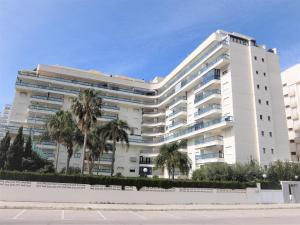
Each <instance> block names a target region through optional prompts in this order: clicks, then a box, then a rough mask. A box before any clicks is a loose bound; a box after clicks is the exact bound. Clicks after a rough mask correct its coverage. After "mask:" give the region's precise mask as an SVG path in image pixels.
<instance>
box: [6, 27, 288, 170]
mask: <svg viewBox="0 0 300 225" xmlns="http://www.w3.org/2000/svg"><path fill="white" fill-rule="evenodd" d="M281 87H282V86H281V77H280V68H279V60H278V55H277V54H276V50H275V49H266V47H264V46H258V45H257V44H256V41H255V40H254V39H253V38H251V37H248V36H244V35H241V34H237V33H229V32H225V31H221V30H218V31H216V32H215V33H213V34H211V35H210V36H209V37H208V38H207V39H206V40H205V41H204V42H203V43H202V44H200V45H199V46H198V47H197V48H196V49H195V50H194V51H193V52H192V53H191V54H190V55H188V56H187V57H186V58H185V59H184V60H183V61H182V62H181V63H180V64H179V65H178V66H177V67H176V68H175V69H174V70H173V71H172V72H171V73H170V74H169V75H167V76H166V77H164V78H161V77H156V78H154V79H153V80H152V81H150V82H145V81H143V80H139V79H134V78H130V77H125V76H117V75H116V76H112V75H106V74H103V73H100V72H97V71H83V70H78V69H74V68H68V67H62V66H47V65H38V66H37V68H36V69H34V70H22V71H19V75H18V77H17V81H16V94H15V99H14V103H13V106H12V113H11V116H10V124H9V129H11V130H16V128H17V127H18V126H20V124H22V125H24V127H26V129H28V130H25V132H29V129H30V128H32V129H31V130H32V131H33V132H34V135H39V133H40V132H42V125H43V123H44V121H45V119H46V118H47V117H48V116H49V115H51V114H54V113H55V112H57V111H58V110H61V109H63V110H69V109H70V105H71V99H72V98H73V97H76V96H77V95H78V94H79V93H80V92H81V91H82V90H84V89H86V88H94V89H95V90H97V91H100V92H101V94H100V95H101V97H102V99H103V107H102V111H103V116H102V117H101V118H99V119H98V122H99V124H101V123H102V124H103V123H105V122H107V121H110V120H112V119H116V118H118V119H121V120H125V121H127V122H128V124H129V126H130V127H131V131H130V148H129V151H126V150H125V149H123V148H122V146H121V145H119V146H118V147H117V148H118V150H117V155H116V168H115V171H116V173H121V174H123V175H125V176H137V175H139V174H143V173H145V172H144V171H147V172H146V173H147V174H148V175H150V176H151V175H152V176H153V175H158V176H163V175H164V176H167V175H166V173H164V172H161V171H157V170H154V168H153V167H154V165H153V160H154V158H155V156H156V155H157V154H158V152H159V148H160V146H162V145H163V144H167V143H171V142H174V141H179V140H187V147H186V149H182V151H185V152H186V153H187V154H188V156H189V157H190V159H191V161H192V169H193V170H195V169H197V168H199V167H200V166H201V165H204V164H205V163H213V162H226V163H236V162H241V163H246V162H249V161H250V160H256V161H257V162H259V163H260V164H261V165H262V166H265V167H267V166H268V165H269V163H270V162H272V161H274V160H278V159H282V160H286V159H289V157H290V155H289V152H288V150H287V149H288V137H287V132H286V129H287V128H286V122H285V111H284V103H283V96H282V93H281V91H278V90H281ZM46 144H47V145H46ZM38 147H39V148H40V149H42V150H43V152H45V154H47V155H48V156H49V157H52V158H53V157H54V154H55V151H54V149H55V145H54V143H41V144H39V145H38ZM77 157H78V158H80V157H81V155H80V153H78V154H77ZM62 158H63V157H62ZM73 160H74V162H73V164H74V165H75V166H76V165H78V163H79V160H78V161H76V157H75V159H73ZM110 161H111V156H110V154H106V155H105V156H104V157H103V158H102V159H101V161H100V162H97V165H96V167H95V169H94V171H95V173H100V174H106V173H109V172H110V168H109V166H110ZM64 166H65V160H60V165H59V168H62V167H64ZM144 168H146V170H145V169H144Z"/></svg>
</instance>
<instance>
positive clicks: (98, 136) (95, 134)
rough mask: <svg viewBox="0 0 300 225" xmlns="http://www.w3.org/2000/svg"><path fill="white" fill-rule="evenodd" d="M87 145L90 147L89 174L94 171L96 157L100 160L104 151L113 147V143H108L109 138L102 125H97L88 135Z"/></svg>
mask: <svg viewBox="0 0 300 225" xmlns="http://www.w3.org/2000/svg"><path fill="white" fill-rule="evenodd" d="M87 147H88V148H89V150H90V151H89V153H90V154H89V155H88V161H89V174H91V173H92V170H93V167H94V162H95V160H96V159H98V160H100V158H101V155H102V154H103V153H104V152H108V151H109V150H111V149H112V145H111V144H110V143H107V138H106V137H105V136H104V134H103V132H102V127H101V126H97V127H95V128H93V129H92V130H91V132H90V133H89V135H88V141H87Z"/></svg>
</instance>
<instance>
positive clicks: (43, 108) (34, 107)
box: [28, 105, 60, 114]
mask: <svg viewBox="0 0 300 225" xmlns="http://www.w3.org/2000/svg"><path fill="white" fill-rule="evenodd" d="M28 110H30V111H32V110H35V111H38V112H45V113H47V114H48V113H52V114H55V113H56V112H58V111H59V110H60V109H55V108H49V107H47V106H40V105H30V106H29V107H28Z"/></svg>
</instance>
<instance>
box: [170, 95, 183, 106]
mask: <svg viewBox="0 0 300 225" xmlns="http://www.w3.org/2000/svg"><path fill="white" fill-rule="evenodd" d="M186 100H187V98H186V96H180V97H177V98H175V99H173V100H172V101H171V102H170V106H169V109H172V108H174V107H175V106H177V105H179V104H182V103H184V104H186Z"/></svg>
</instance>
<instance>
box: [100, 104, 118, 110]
mask: <svg viewBox="0 0 300 225" xmlns="http://www.w3.org/2000/svg"><path fill="white" fill-rule="evenodd" d="M102 108H103V109H114V110H120V107H118V106H116V105H102Z"/></svg>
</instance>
